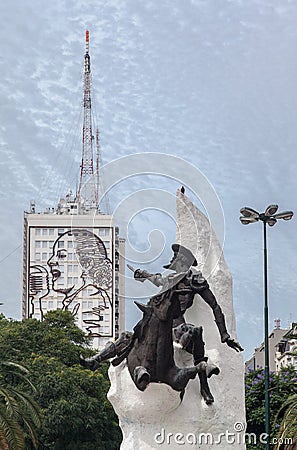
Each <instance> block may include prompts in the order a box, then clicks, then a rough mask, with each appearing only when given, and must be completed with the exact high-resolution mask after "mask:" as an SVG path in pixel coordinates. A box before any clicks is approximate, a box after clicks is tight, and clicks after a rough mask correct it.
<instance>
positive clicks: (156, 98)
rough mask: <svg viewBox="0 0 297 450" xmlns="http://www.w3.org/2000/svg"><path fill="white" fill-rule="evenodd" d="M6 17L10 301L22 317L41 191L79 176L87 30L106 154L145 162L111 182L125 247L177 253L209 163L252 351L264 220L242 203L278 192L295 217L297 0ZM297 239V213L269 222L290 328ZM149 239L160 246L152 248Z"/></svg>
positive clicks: (4, 155) (57, 7) (62, 1)
mask: <svg viewBox="0 0 297 450" xmlns="http://www.w3.org/2000/svg"><path fill="white" fill-rule="evenodd" d="M0 17H1V27H0V36H1V39H0V46H1V52H0V55H1V56H0V61H1V75H0V114H1V121H0V146H1V165H0V171H1V173H0V202H1V209H0V211H1V221H0V249H1V253H0V269H1V271H0V273H1V276H0V286H1V290H0V302H2V303H4V304H3V305H2V306H1V310H2V312H3V313H4V314H5V315H7V316H8V317H13V318H17V319H19V318H20V317H21V287H22V233H23V212H24V211H26V210H28V209H29V203H30V200H31V199H34V200H35V202H36V207H37V209H39V210H43V209H44V208H46V207H52V206H55V205H56V203H57V201H58V200H59V198H60V196H63V195H65V193H66V191H67V190H68V189H69V188H71V189H72V190H73V191H75V188H76V185H77V182H78V174H79V164H80V158H81V144H80V139H81V128H82V82H83V79H82V71H83V55H84V51H85V42H84V40H85V30H86V29H88V30H89V31H90V54H91V70H92V77H93V78H92V99H93V113H94V117H95V119H96V122H97V124H98V126H99V130H100V146H101V155H102V164H107V167H113V166H112V165H111V166H108V164H111V163H112V162H113V161H114V160H117V159H118V158H125V157H126V158H128V159H124V160H122V161H125V164H126V163H127V164H126V165H128V166H129V165H130V162H131V163H133V164H134V162H133V159H130V158H131V157H132V156H133V155H136V154H143V153H145V154H147V155H146V157H147V158H148V159H147V167H148V169H146V168H144V167H142V166H141V164H140V167H136V169H135V170H134V169H133V170H131V172H130V175H128V176H127V177H126V178H124V176H123V173H121V169H120V168H119V167H121V164H120V165H119V164H117V165H116V167H117V172H116V174H115V179H116V184H115V185H114V186H112V187H111V189H110V192H109V198H110V200H109V201H110V208H111V212H115V217H118V218H119V220H120V219H121V217H122V216H121V213H123V211H124V212H126V213H127V210H128V211H129V214H130V216H129V217H128V219H127V220H126V221H123V223H122V229H121V232H122V234H124V235H125V236H126V237H127V242H128V247H129V248H128V252H129V251H130V250H131V251H132V252H133V251H136V253H137V255H138V256H137V257H135V259H136V264H137V262H139V263H141V262H146V265H147V267H148V269H149V270H151V269H155V268H157V267H160V265H163V264H164V263H166V262H168V260H169V259H170V258H171V250H170V246H171V243H172V242H173V241H174V239H175V219H174V214H173V213H172V211H173V210H174V207H173V206H172V205H173V204H174V196H175V192H176V189H177V188H179V187H180V186H181V185H182V184H184V185H186V192H187V193H189V196H190V198H191V197H192V198H193V199H194V201H195V202H196V199H197V203H198V205H199V204H200V203H201V205H204V206H205V202H204V200H205V198H204V195H207V194H205V192H204V193H199V192H198V193H197V192H196V191H195V188H194V185H195V182H194V181H195V180H196V175H197V171H199V173H200V174H202V175H203V177H205V179H206V180H207V183H208V186H209V191H212V190H213V191H214V192H215V193H216V196H217V198H218V201H219V205H220V206H219V207H218V209H219V210H220V211H222V214H223V216H222V217H223V219H222V220H221V222H220V224H219V228H220V233H222V235H224V238H223V244H224V254H225V259H226V261H227V263H228V266H229V268H230V271H231V273H232V276H233V288H234V308H235V313H236V318H237V335H238V339H239V340H240V342H241V344H242V346H243V347H244V348H245V357H246V358H247V357H249V356H251V354H252V352H253V350H254V348H255V347H256V346H258V345H259V344H260V343H261V341H262V340H263V235H262V228H261V224H254V225H250V226H243V225H241V223H240V222H239V210H240V208H241V207H243V206H250V207H252V208H254V209H257V210H259V211H264V210H265V208H266V206H267V205H269V204H272V203H276V204H278V205H279V208H280V211H283V210H293V211H295V212H296V213H297V198H296V191H297V189H296V188H297V181H296V173H297V157H296V149H295V146H296V142H297V127H296V123H297V89H296V80H297V57H296V55H297V28H296V23H297V3H296V1H295V0H249V1H248V2H246V1H243V0H184V1H182V2H181V1H179V0H162V1H159V0H137V1H136V0H121V1H119V0H105V1H103V0H96V1H94V0H90V1H88V2H82V1H80V0H75V1H74V0H67V1H66V0H59V1H58V0H52V1H51V2H47V1H45V0H41V1H37V0H30V1H28V0H24V1H22V2H20V1H18V0H11V1H10V2H2V3H1V5H0ZM151 154H155V155H157V154H162V155H163V156H161V158H165V159H166V158H168V159H166V161H168V163H167V165H166V164H165V165H164V164H163V165H162V170H160V168H159V165H158V161H157V162H156V158H155V155H151ZM164 155H165V156H164ZM187 164H189V165H191V167H190V166H187ZM188 167H190V169H189V170H188V169H187V168H188ZM102 171H103V172H104V170H102ZM147 172H149V174H148V173H147ZM106 173H107V175H106V176H107V177H108V171H107V172H106ZM113 175H114V174H113ZM188 175H190V179H189V177H188ZM191 177H192V178H191ZM196 194H197V195H196ZM200 194H201V195H200ZM158 202H159V203H158ZM199 202H200V203H199ZM206 204H207V202H206ZM220 211H219V212H220ZM205 212H206V214H208V211H207V207H206V208H205ZM295 235H296V217H295V218H293V220H292V221H290V222H285V221H279V222H278V223H277V225H276V226H275V227H274V228H271V229H269V230H268V257H269V263H268V269H269V317H270V329H272V328H273V326H274V319H276V318H280V319H281V324H282V326H283V327H284V328H285V327H287V326H288V324H289V323H290V322H291V321H293V320H295V321H296V320H297V315H296V287H297V279H296V267H297V251H296V250H297V245H296V237H295ZM152 241H154V242H160V245H161V248H162V251H160V252H159V253H158V254H155V255H149V258H147V259H143V258H144V257H143V255H144V254H146V255H147V251H148V249H150V245H151V243H152ZM153 247H154V248H156V245H155V246H153ZM137 258H138V259H137ZM156 270H158V269H156ZM218 301H219V299H218ZM127 302H128V303H129V301H127ZM131 303H132V300H131ZM133 308H134V307H133V305H132V306H131V305H128V307H127V326H128V327H129V328H131V326H133V320H134V312H133V311H134V309H133Z"/></svg>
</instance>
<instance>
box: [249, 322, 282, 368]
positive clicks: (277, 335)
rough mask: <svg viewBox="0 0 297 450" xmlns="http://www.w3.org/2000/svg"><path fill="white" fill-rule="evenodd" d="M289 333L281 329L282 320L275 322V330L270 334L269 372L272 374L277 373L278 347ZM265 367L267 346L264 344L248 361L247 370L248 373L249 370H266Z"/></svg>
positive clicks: (256, 349)
mask: <svg viewBox="0 0 297 450" xmlns="http://www.w3.org/2000/svg"><path fill="white" fill-rule="evenodd" d="M287 332H288V329H281V327H280V320H278V319H277V320H275V328H274V330H273V331H272V332H271V333H270V334H269V370H271V371H272V372H276V361H275V351H276V346H277V345H278V344H279V342H280V341H281V340H282V338H283V337H284V335H285V334H286V333H287ZM264 366H265V345H264V342H262V344H261V345H260V346H259V347H257V348H255V352H254V354H253V356H252V357H251V358H250V359H249V360H248V361H246V363H245V370H246V372H248V371H249V370H256V369H260V368H264Z"/></svg>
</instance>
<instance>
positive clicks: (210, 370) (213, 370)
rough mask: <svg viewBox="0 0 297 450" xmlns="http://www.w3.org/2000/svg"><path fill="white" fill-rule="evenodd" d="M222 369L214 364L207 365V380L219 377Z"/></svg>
mask: <svg viewBox="0 0 297 450" xmlns="http://www.w3.org/2000/svg"><path fill="white" fill-rule="evenodd" d="M219 373H220V369H219V367H218V366H215V365H214V364H207V366H206V376H207V378H210V377H211V376H212V375H219Z"/></svg>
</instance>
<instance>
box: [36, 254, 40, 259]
mask: <svg viewBox="0 0 297 450" xmlns="http://www.w3.org/2000/svg"><path fill="white" fill-rule="evenodd" d="M35 260H36V261H40V253H36V254H35Z"/></svg>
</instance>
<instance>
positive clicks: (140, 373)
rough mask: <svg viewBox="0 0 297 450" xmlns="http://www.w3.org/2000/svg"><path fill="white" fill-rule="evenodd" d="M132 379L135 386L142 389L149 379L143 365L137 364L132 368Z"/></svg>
mask: <svg viewBox="0 0 297 450" xmlns="http://www.w3.org/2000/svg"><path fill="white" fill-rule="evenodd" d="M132 379H133V381H134V383H135V386H136V387H137V388H138V389H139V390H140V391H144V390H145V389H146V387H147V385H148V384H149V382H150V380H151V376H150V374H149V372H148V371H147V370H146V368H145V367H143V366H137V367H135V369H134V370H133V376H132Z"/></svg>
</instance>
